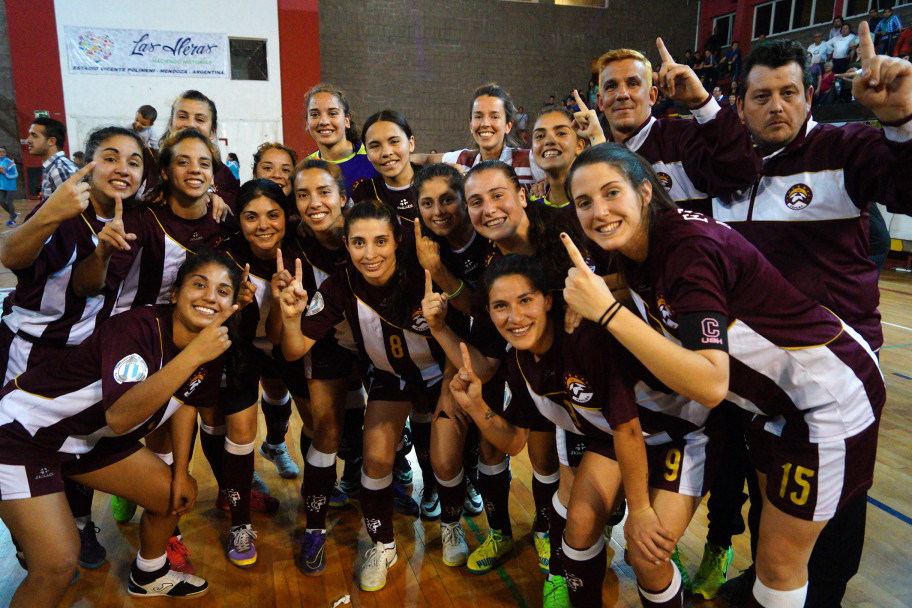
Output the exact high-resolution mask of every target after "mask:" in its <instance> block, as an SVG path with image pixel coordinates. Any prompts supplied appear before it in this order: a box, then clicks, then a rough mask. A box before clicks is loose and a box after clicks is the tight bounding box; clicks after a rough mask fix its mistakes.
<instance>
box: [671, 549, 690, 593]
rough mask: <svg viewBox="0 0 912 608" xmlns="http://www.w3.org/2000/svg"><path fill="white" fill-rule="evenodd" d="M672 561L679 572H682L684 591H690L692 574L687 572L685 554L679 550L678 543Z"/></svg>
mask: <svg viewBox="0 0 912 608" xmlns="http://www.w3.org/2000/svg"><path fill="white" fill-rule="evenodd" d="M671 561H673V562H674V565H675V567H676V568H677V569H678V572H680V573H681V588H682V589H684V593H690V590H691V589H692V588H693V583H691V582H690V575H689V574H687V568H685V567H684V556H683V555H681V552H680V551H678V546H677V545H675V550H674V553H672V554H671Z"/></svg>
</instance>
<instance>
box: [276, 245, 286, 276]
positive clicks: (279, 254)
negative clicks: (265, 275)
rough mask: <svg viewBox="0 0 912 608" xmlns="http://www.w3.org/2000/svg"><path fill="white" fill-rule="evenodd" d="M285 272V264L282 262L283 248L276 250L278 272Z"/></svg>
mask: <svg viewBox="0 0 912 608" xmlns="http://www.w3.org/2000/svg"><path fill="white" fill-rule="evenodd" d="M283 272H285V264H284V263H283V262H282V250H281V249H278V250H276V273H277V274H282V273H283Z"/></svg>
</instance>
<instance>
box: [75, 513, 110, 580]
mask: <svg viewBox="0 0 912 608" xmlns="http://www.w3.org/2000/svg"><path fill="white" fill-rule="evenodd" d="M97 532H100V530H99V529H98V528H96V527H95V522H92V521H90V522H89V523H87V524H86V527H85V528H83V529H82V530H80V531H79V565H80V566H82V567H83V568H89V569H91V568H98V567H99V566H101V565H102V564H103V563H105V559H106V558H107V557H108V552H107V550H106V549H105V548H104V547H102V546H101V543H100V542H98V537H97V536H95V534H96V533H97Z"/></svg>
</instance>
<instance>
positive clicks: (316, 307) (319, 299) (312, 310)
mask: <svg viewBox="0 0 912 608" xmlns="http://www.w3.org/2000/svg"><path fill="white" fill-rule="evenodd" d="M324 306H326V303H325V302H324V301H323V294H322V293H320V292H319V291H318V292H317V293H315V294H314V297H313V299H312V300H311V301H310V305H309V306H308V307H307V314H306V315H304V316H307V317H312V316H314V315H315V314H317V313H318V312H320V311H321V310H323V307H324Z"/></svg>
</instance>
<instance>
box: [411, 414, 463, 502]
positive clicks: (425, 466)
mask: <svg viewBox="0 0 912 608" xmlns="http://www.w3.org/2000/svg"><path fill="white" fill-rule="evenodd" d="M433 418H434V415H433V414H417V413H414V412H413V413H412V414H411V416H409V425H410V426H411V427H412V440H413V441H414V442H415V456H417V457H418V467H419V468H420V469H421V479H422V481H423V482H424V492H425V494H427V493H428V492H430V491H431V490H433V489H434V488H435V487H436V485H437V480H436V479H435V478H434V469H433V467H431V420H432V419H433ZM463 497H465V491H464V490H463Z"/></svg>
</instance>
